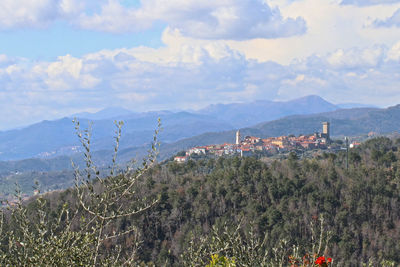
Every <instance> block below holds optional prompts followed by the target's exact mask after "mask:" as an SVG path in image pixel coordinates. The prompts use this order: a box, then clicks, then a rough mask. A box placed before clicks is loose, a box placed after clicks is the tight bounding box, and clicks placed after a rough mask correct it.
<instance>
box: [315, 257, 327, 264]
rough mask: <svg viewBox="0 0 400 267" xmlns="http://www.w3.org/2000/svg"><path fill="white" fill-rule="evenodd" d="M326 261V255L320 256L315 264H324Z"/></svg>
mask: <svg viewBox="0 0 400 267" xmlns="http://www.w3.org/2000/svg"><path fill="white" fill-rule="evenodd" d="M324 263H325V257H324V256H321V257H319V258H318V259H317V260H316V261H315V264H318V265H322V264H324Z"/></svg>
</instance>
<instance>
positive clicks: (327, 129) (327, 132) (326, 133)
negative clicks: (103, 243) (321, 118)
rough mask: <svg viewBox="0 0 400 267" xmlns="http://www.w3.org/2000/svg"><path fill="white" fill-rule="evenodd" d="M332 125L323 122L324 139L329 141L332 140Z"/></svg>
mask: <svg viewBox="0 0 400 267" xmlns="http://www.w3.org/2000/svg"><path fill="white" fill-rule="evenodd" d="M330 134H331V133H330V123H329V122H323V123H322V137H324V138H326V140H327V141H329V140H330V137H331V136H330Z"/></svg>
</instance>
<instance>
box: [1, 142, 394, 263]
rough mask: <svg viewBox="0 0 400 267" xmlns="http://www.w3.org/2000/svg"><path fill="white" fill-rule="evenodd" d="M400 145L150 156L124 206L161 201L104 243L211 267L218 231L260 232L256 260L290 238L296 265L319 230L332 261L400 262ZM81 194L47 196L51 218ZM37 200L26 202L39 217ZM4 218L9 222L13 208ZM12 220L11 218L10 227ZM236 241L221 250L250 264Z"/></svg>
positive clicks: (142, 259)
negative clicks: (268, 158)
mask: <svg viewBox="0 0 400 267" xmlns="http://www.w3.org/2000/svg"><path fill="white" fill-rule="evenodd" d="M399 146H400V140H391V139H389V138H385V137H380V138H375V139H371V140H368V141H366V142H365V143H364V144H362V145H361V146H360V147H358V148H356V149H351V150H350V152H349V168H348V169H346V153H345V152H344V151H343V152H339V153H337V154H331V153H324V154H323V155H322V156H318V157H315V158H312V159H299V158H298V157H297V155H296V154H290V155H289V157H288V158H287V159H286V160H275V161H273V162H265V161H263V159H261V160H260V159H255V158H251V157H243V158H240V157H230V158H224V157H220V158H218V159H200V160H197V161H193V160H190V161H188V162H187V163H185V164H177V163H175V162H167V163H163V164H152V165H151V166H150V167H149V168H148V169H146V172H145V173H144V174H143V175H142V176H140V177H139V178H138V180H137V183H135V186H134V192H135V197H134V198H133V199H132V200H131V201H133V202H129V203H125V204H126V205H125V206H124V207H125V208H126V209H130V208H132V207H134V208H137V207H138V204H137V201H143V199H147V200H148V201H150V200H151V201H153V200H155V204H154V205H153V204H152V205H151V206H150V207H149V208H148V209H146V210H144V211H143V212H141V213H139V214H137V215H135V216H131V217H121V218H117V219H116V220H113V221H112V223H110V224H109V225H108V226H107V228H106V229H105V231H106V232H107V231H109V232H110V233H111V232H112V231H120V232H124V231H126V230H127V229H131V228H130V227H132V226H134V227H135V231H132V232H129V233H127V234H125V235H122V236H120V237H118V238H116V239H114V240H109V241H107V242H103V243H102V244H101V246H100V250H101V251H103V252H104V255H107V253H106V251H107V250H110V249H112V248H115V247H116V246H118V245H120V246H121V247H122V249H121V252H120V253H121V255H122V256H121V257H122V258H123V257H125V256H127V255H128V251H129V249H130V248H132V247H135V251H136V253H135V256H134V259H135V261H134V262H135V263H137V264H138V265H139V264H140V263H142V264H143V265H152V264H154V265H156V266H185V265H187V262H188V261H189V262H190V261H191V263H192V265H194V266H202V265H203V266H204V265H205V263H207V262H208V261H209V260H210V259H211V256H212V255H211V254H213V252H215V251H213V249H217V248H218V245H217V244H215V242H216V241H215V240H218V238H220V239H222V244H223V243H224V242H231V241H229V240H230V239H229V238H230V237H232V236H235V235H238V237H240V238H237V239H235V240H236V241H237V240H240V241H237V242H240V244H241V245H243V246H242V247H245V248H248V250H251V246H250V244H251V240H253V241H256V240H257V241H260V240H262V241H263V242H262V251H263V252H265V254H262V253H260V251H258V252H257V253H253V254H252V255H253V256H252V257H253V259H252V260H254V262H259V263H260V262H262V261H261V258H260V257H262V256H263V255H264V256H265V255H267V256H268V257H270V263H271V262H272V260H273V259H274V257H275V256H276V253H278V252H277V251H278V250H277V249H276V248H277V247H278V246H280V244H282V242H284V244H285V245H284V247H283V248H282V249H281V250H280V251H281V252H280V253H281V254H282V255H284V259H285V262H286V263H285V264H289V261H288V259H289V258H288V257H289V256H291V255H292V253H293V250H292V247H293V246H298V254H299V255H301V256H302V255H306V253H309V252H310V251H312V250H313V245H315V244H316V243H318V242H319V241H318V239H317V238H318V237H322V239H323V240H322V241H324V242H325V241H326V242H327V246H326V249H325V248H324V249H323V250H322V251H321V254H320V255H326V256H329V257H332V258H333V264H334V265H337V266H359V265H361V264H362V263H366V264H367V263H370V264H372V265H373V266H377V265H384V264H388V265H387V266H395V264H399V263H400V242H399V240H400V209H399V208H398V207H399V206H400V160H399V159H400V158H399V152H398V148H399ZM121 175H123V174H118V175H116V176H114V177H111V178H108V179H116V180H118V179H119V177H122V176H121ZM76 194H77V193H76V189H69V190H66V191H63V192H56V193H52V194H47V195H45V197H44V199H46V200H47V201H46V205H45V211H46V212H47V214H48V217H49V218H50V219H51V218H52V216H54V217H56V214H57V211H60V210H61V209H62V207H63V205H64V204H65V203H68V205H69V207H70V209H71V213H72V210H73V209H74V208H75V207H77V208H76V209H77V212H78V213H80V214H81V217H83V216H84V214H85V213H84V211H83V210H81V209H79V205H76V203H75V202H76V201H77V198H76ZM35 203H36V202H31V203H30V204H28V210H27V216H28V217H29V216H31V218H32V221H35V220H34V219H33V218H34V216H35V215H34V214H35V212H37V210H36V209H35V207H37V204H35ZM5 217H6V222H7V217H9V216H8V215H7V213H6V216H5ZM321 217H322V218H323V225H320V224H321V220H320V218H321ZM54 220H55V219H54ZM75 223H76V222H75ZM13 227H14V225H13V224H7V223H6V224H5V226H4V230H5V231H11V230H12V229H13ZM77 229H79V227H78V228H77ZM235 229H236V230H235ZM71 231H72V230H71ZM15 233H16V234H17V232H15ZM54 234H57V231H55V232H54ZM211 237H217V238H211ZM316 237H317V238H316ZM10 240H11V239H10V238H9V237H8V238H4V237H3V241H2V250H1V253H2V255H7V247H8V245H9V242H10ZM224 240H225V241H224ZM236 241H235V242H236ZM260 244H261V243H260ZM236 245H237V244H236ZM89 247H90V245H89ZM234 247H235V246H234V244H232V245H231V246H230V247H229V248H225V249H220V250H219V254H220V255H223V256H224V257H226V258H227V259H235V264H237V266H251V264H250V263H249V259H250V258H251V257H250V256H248V257H247V256H243V255H250V254H251V253H249V251H247V252H244V251H241V252H240V253H239V252H237V251H236V250H234ZM252 251H253V250H252ZM253 252H254V251H253ZM246 253H247V254H246ZM5 258H7V257H5ZM254 262H253V264H254ZM264 263H265V266H274V265H268V264H267V263H266V262H264Z"/></svg>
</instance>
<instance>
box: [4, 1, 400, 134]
mask: <svg viewBox="0 0 400 267" xmlns="http://www.w3.org/2000/svg"><path fill="white" fill-rule="evenodd" d="M0 40H1V41H0V105H1V116H0V129H10V128H13V127H17V126H21V125H26V124H28V123H32V122H36V121H40V120H43V119H54V118H59V117H63V116H66V115H70V114H73V113H76V112H81V111H97V110H99V109H101V108H105V107H109V106H120V107H124V108H127V109H130V110H134V111H147V110H159V109H197V108H201V107H204V106H206V105H208V104H212V103H230V102H247V101H252V100H256V99H269V100H289V99H294V98H297V97H301V96H305V95H310V94H316V95H320V96H321V97H323V98H325V99H326V100H328V101H330V102H333V103H346V102H356V103H364V104H374V105H377V106H382V107H386V106H390V105H395V104H399V103H400V0H201V1H199V0H96V1H93V0H1V1H0Z"/></svg>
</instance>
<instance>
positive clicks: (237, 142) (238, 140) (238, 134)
mask: <svg viewBox="0 0 400 267" xmlns="http://www.w3.org/2000/svg"><path fill="white" fill-rule="evenodd" d="M236 145H240V130H238V131H237V132H236Z"/></svg>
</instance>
